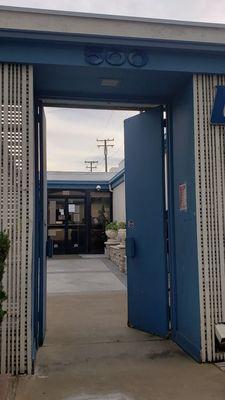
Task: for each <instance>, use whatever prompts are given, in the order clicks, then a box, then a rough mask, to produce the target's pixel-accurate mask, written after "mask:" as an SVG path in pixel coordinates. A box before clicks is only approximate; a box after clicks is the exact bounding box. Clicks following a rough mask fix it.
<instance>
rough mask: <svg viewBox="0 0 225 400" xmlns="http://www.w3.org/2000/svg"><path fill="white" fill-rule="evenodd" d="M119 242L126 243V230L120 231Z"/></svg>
mask: <svg viewBox="0 0 225 400" xmlns="http://www.w3.org/2000/svg"><path fill="white" fill-rule="evenodd" d="M118 240H119V241H120V242H123V243H124V242H125V240H126V229H119V230H118Z"/></svg>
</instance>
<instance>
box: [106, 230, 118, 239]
mask: <svg viewBox="0 0 225 400" xmlns="http://www.w3.org/2000/svg"><path fill="white" fill-rule="evenodd" d="M105 233H106V236H107V238H108V239H110V240H115V239H116V237H117V231H115V230H114V229H107V230H106V231H105Z"/></svg>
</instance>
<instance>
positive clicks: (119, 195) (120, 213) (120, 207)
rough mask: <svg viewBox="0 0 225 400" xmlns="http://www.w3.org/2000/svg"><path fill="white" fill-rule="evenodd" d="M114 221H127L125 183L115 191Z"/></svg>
mask: <svg viewBox="0 0 225 400" xmlns="http://www.w3.org/2000/svg"><path fill="white" fill-rule="evenodd" d="M113 220H114V221H118V222H119V221H125V220H126V212H125V182H122V183H121V184H120V185H119V186H117V187H116V188H114V189H113Z"/></svg>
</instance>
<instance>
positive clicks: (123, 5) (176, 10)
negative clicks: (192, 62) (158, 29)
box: [1, 0, 225, 171]
mask: <svg viewBox="0 0 225 400" xmlns="http://www.w3.org/2000/svg"><path fill="white" fill-rule="evenodd" d="M1 5H6V6H17V7H35V8H47V9H58V10H67V11H79V12H91V13H102V14H117V15H131V16H136V17H149V18H167V19H177V20H192V21H206V22H221V23H225V0H215V1H213V0H188V1H187V0H158V1H155V0H111V1H109V0H108V1H107V0H63V1H62V0H53V1H50V0H38V1H35V0H29V1H28V0H27V1H23V0H17V1H16V0H14V1H13V0H10V1H1ZM46 115H47V128H48V129H47V144H48V149H47V150H48V169H49V170H64V171H65V170H80V171H81V170H85V165H84V161H85V160H86V159H95V160H98V161H99V169H98V170H99V171H100V170H103V167H104V162H103V151H102V150H98V149H97V146H96V138H97V137H114V138H115V146H114V148H113V149H110V150H109V155H110V157H109V165H110V166H114V165H116V164H117V163H118V162H119V161H120V160H121V159H122V158H123V119H124V118H127V117H128V116H129V113H128V112H127V113H126V112H116V111H95V110H82V111H81V110H71V109H67V110H63V109H47V110H46ZM81 136H82V139H83V140H80V137H81Z"/></svg>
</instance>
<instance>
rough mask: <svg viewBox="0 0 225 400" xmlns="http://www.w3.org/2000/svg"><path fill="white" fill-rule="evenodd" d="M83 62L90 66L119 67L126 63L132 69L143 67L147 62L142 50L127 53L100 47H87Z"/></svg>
mask: <svg viewBox="0 0 225 400" xmlns="http://www.w3.org/2000/svg"><path fill="white" fill-rule="evenodd" d="M85 61H86V62H87V63H88V64H90V65H100V64H102V63H103V62H106V63H107V64H110V65H113V66H114V67H119V66H121V65H123V64H125V63H126V62H128V63H129V64H130V65H131V66H132V67H136V68H140V67H144V66H145V65H146V64H147V62H148V55H147V53H146V52H145V51H143V50H132V51H129V52H127V51H126V50H121V49H107V48H101V47H91V46H90V47H87V48H86V49H85Z"/></svg>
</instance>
